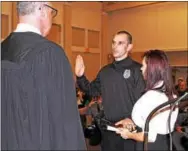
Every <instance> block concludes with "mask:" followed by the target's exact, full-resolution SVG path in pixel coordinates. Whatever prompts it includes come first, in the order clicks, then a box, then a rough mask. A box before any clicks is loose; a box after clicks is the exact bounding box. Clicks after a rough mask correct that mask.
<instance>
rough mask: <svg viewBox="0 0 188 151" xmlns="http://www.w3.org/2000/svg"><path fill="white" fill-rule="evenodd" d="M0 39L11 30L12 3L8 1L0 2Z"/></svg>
mask: <svg viewBox="0 0 188 151" xmlns="http://www.w3.org/2000/svg"><path fill="white" fill-rule="evenodd" d="M1 17H2V22H1V23H2V24H1V31H2V32H1V34H2V35H1V39H2V40H3V39H5V38H6V36H7V35H9V34H10V32H11V31H12V4H11V3H10V2H1Z"/></svg>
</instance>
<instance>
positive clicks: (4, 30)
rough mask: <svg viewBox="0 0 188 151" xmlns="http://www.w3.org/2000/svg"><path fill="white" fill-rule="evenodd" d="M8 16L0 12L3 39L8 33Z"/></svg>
mask: <svg viewBox="0 0 188 151" xmlns="http://www.w3.org/2000/svg"><path fill="white" fill-rule="evenodd" d="M7 25H9V16H8V15H4V14H1V39H5V38H6V37H7V36H8V34H9V29H8V28H7V27H8V26H7Z"/></svg>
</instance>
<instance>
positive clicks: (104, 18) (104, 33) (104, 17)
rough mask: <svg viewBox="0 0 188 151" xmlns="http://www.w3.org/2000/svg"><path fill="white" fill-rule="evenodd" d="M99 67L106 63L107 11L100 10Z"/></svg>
mask: <svg viewBox="0 0 188 151" xmlns="http://www.w3.org/2000/svg"><path fill="white" fill-rule="evenodd" d="M101 33H102V34H101V44H102V45H101V48H102V49H101V67H103V66H104V65H106V64H107V63H108V59H107V55H108V50H107V49H108V37H109V34H108V33H109V32H108V13H105V12H102V30H101Z"/></svg>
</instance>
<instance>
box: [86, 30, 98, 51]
mask: <svg viewBox="0 0 188 151" xmlns="http://www.w3.org/2000/svg"><path fill="white" fill-rule="evenodd" d="M88 47H89V48H100V32H99V31H92V30H89V31H88Z"/></svg>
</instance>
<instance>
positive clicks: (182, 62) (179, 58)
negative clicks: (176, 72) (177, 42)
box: [166, 51, 188, 67]
mask: <svg viewBox="0 0 188 151" xmlns="http://www.w3.org/2000/svg"><path fill="white" fill-rule="evenodd" d="M166 54H167V55H168V59H169V62H170V65H171V66H187V67H188V51H181V52H178V51H176V52H166Z"/></svg>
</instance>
